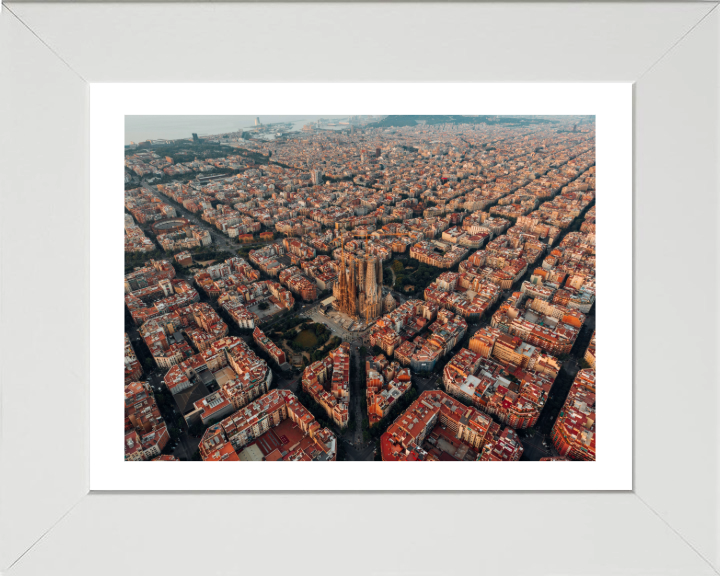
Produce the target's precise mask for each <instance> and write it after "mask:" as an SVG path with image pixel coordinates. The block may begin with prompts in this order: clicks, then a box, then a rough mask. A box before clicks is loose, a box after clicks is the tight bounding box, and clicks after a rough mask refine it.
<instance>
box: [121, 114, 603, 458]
mask: <svg viewBox="0 0 720 576" xmlns="http://www.w3.org/2000/svg"><path fill="white" fill-rule="evenodd" d="M125 128H126V134H125V137H126V140H125V157H124V161H125V171H124V174H125V198H124V204H125V216H124V217H125V222H124V227H125V295H124V298H125V384H124V385H125V446H124V448H125V460H133V461H163V460H168V461H183V460H185V461H189V460H203V461H245V462H247V461H276V460H289V461H311V460H312V461H342V460H352V461H375V460H376V461H420V460H431V461H463V460H464V461H515V460H522V461H537V460H541V461H565V460H585V461H587V460H590V461H594V460H595V439H596V438H595V420H596V418H595V254H596V250H595V195H596V190H595V131H596V121H595V117H594V116H522V115H516V116H495V115H486V116H483V115H478V116H457V115H444V116H443V115H427V116H419V115H397V116H394V115H390V116H367V115H364V116H352V115H351V116H323V117H320V116H269V117H255V116H252V117H251V116H127V117H126V124H125ZM118 425H119V423H118Z"/></svg>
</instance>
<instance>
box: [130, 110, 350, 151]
mask: <svg viewBox="0 0 720 576" xmlns="http://www.w3.org/2000/svg"><path fill="white" fill-rule="evenodd" d="M255 118H257V116H171V115H167V116H125V144H130V143H131V142H135V143H137V142H144V141H145V140H176V139H178V138H192V134H193V132H195V133H196V134H197V135H198V136H199V137H201V138H202V137H203V136H211V135H214V134H224V133H226V132H237V131H238V130H240V129H241V128H251V127H253V126H255ZM259 118H260V122H261V123H262V124H265V125H267V124H276V123H279V122H291V123H292V124H293V128H292V131H297V130H301V129H302V127H303V126H304V125H305V124H307V123H308V122H313V121H315V120H318V119H319V118H326V119H328V120H342V119H347V118H348V116H327V115H326V116H260V117H259ZM344 128H347V126H344Z"/></svg>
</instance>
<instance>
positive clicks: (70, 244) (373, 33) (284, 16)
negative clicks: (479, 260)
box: [0, 2, 720, 575]
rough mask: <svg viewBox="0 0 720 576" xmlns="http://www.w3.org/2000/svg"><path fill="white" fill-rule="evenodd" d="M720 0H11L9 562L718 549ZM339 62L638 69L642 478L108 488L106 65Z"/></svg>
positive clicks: (47, 565)
mask: <svg viewBox="0 0 720 576" xmlns="http://www.w3.org/2000/svg"><path fill="white" fill-rule="evenodd" d="M716 8H717V4H716V3H710V2H693V3H663V4H642V3H638V4H592V3H583V4H564V5H544V4H505V5H497V4H450V5H448V4H419V5H411V4H395V5H381V4H354V5H353V4H347V5H328V4H309V5H301V4H295V3H291V4H214V5H208V4H175V5H161V4H130V5H117V4H86V5H83V4H31V3H22V2H17V3H9V4H6V5H4V6H3V10H2V13H1V14H0V54H2V59H0V78H1V79H2V80H1V82H2V85H3V86H5V87H7V88H5V89H4V90H3V91H2V93H1V95H0V98H1V99H2V100H0V102H1V103H2V107H1V109H2V111H1V112H0V114H2V116H1V118H2V126H3V138H2V148H1V150H0V167H1V168H0V177H1V178H2V180H1V183H2V190H1V192H2V210H1V212H0V218H2V220H0V222H1V225H0V234H2V236H1V240H2V242H1V246H2V260H0V265H1V266H2V268H0V274H2V276H1V281H2V292H1V293H0V296H1V297H2V301H1V302H0V318H1V320H2V322H1V324H0V327H2V330H1V331H0V338H1V339H2V347H0V350H1V351H2V352H1V353H2V363H1V366H0V375H1V377H2V396H1V397H0V398H1V399H2V446H1V449H2V454H1V455H0V457H1V458H2V460H1V462H2V470H1V471H0V472H1V474H2V477H1V478H0V490H1V491H0V570H2V571H3V573H5V572H7V573H9V574H13V575H14V574H44V573H50V572H56V573H57V572H60V573H68V574H94V573H97V571H98V570H99V569H101V570H102V572H103V573H107V574H116V573H117V574H125V573H128V572H131V571H132V572H136V573H137V572H140V573H146V572H147V573H151V572H152V573H157V571H159V570H162V571H163V572H175V573H181V574H184V573H192V572H195V573H197V572H198V571H201V570H202V571H204V572H211V573H213V572H214V573H218V574H236V573H245V572H250V571H256V570H263V571H265V572H271V573H280V572H285V571H287V570H293V571H294V572H299V573H308V574H309V573H318V572H321V573H325V572H327V573H347V574H355V573H358V574H359V573H370V574H419V573H421V574H446V573H461V574H463V573H488V574H495V573H500V572H502V573H504V574H526V573H530V572H532V573H535V574H608V573H611V574H699V575H704V574H716V573H718V569H719V568H720V529H719V528H718V512H719V508H718V504H719V502H718V498H719V497H720V494H719V491H720V488H719V487H720V481H719V480H720V479H719V478H718V457H719V456H720V454H719V453H718V449H717V440H718V423H717V411H718V408H719V407H720V406H719V401H718V390H717V376H716V374H715V372H716V370H715V366H714V363H713V362H712V359H714V356H715V354H716V352H717V336H716V334H715V328H714V322H713V320H714V319H715V316H716V315H717V305H716V304H715V299H714V298H713V296H714V293H715V292H716V289H717V287H718V286H717V284H718V281H717V279H716V266H717V256H718V244H717V242H716V232H715V226H716V223H717V216H718V212H717V193H718V172H717V169H716V163H717V157H718V101H719V100H718V96H719V94H718V75H719V74H720V66H718V51H717V47H718V30H719V28H720V16H718V14H719V12H718V10H717V9H716ZM238 23H240V24H238ZM270 23H271V24H270ZM443 30H449V31H452V34H446V35H442V34H440V33H439V31H443ZM236 32H237V33H236ZM268 35H271V36H272V42H269V41H268ZM138 38H139V39H142V41H141V42H139V41H137V40H136V39H138ZM508 38H513V39H514V41H513V42H508ZM429 39H435V40H434V41H433V42H430V41H429ZM209 46H212V47H213V49H214V50H216V51H217V53H216V55H215V56H214V57H213V58H209V57H208V51H207V49H208V47H209ZM328 46H332V50H329V49H328ZM409 47H410V48H409ZM488 47H492V50H490V49H489V48H488ZM203 48H204V49H203ZM260 48H262V50H261V51H260V52H259V53H258V55H257V56H256V57H252V58H246V61H245V63H244V67H243V68H242V69H238V68H237V67H236V65H235V64H234V62H235V58H237V55H238V54H248V53H255V52H252V51H256V50H259V49H260ZM157 54H168V55H172V58H174V59H175V60H172V61H170V60H169V59H170V56H168V57H167V58H168V61H169V62H176V61H179V62H182V65H177V66H175V65H173V66H170V65H167V66H165V67H162V66H158V65H157V60H156V59H155V58H154V56H155V55H157ZM211 54H214V53H212V52H211ZM144 60H147V61H148V62H151V63H152V65H142V63H143V62H144ZM169 62H168V63H169ZM468 62H472V63H474V64H473V65H472V66H471V65H469V64H468ZM321 80H325V81H350V80H352V81H360V82H389V81H401V82H406V81H418V82H438V81H446V82H447V81H450V82H456V81H465V82H500V81H513V80H514V81H518V80H523V81H554V82H559V81H573V82H578V81H596V82H608V81H612V82H633V83H634V95H635V110H634V128H635V132H634V138H635V157H634V161H635V166H634V178H635V190H634V203H635V206H634V211H633V212H634V229H635V239H634V267H635V268H634V278H633V280H634V282H633V291H634V313H633V316H634V318H633V327H634V328H633V329H634V355H635V358H634V367H633V371H634V397H633V399H632V402H633V407H634V435H633V454H634V479H633V490H632V491H625V492H612V493H606V492H584V493H568V492H512V493H510V492H458V493H428V492H412V493H389V492H375V493H359V492H349V493H348V492H344V493H331V494H320V493H297V492H287V491H285V492H281V493H277V492H275V493H267V492H253V493H235V492H221V493H212V494H207V493H184V494H183V493H163V494H159V493H152V494H148V493H137V492H134V493H118V492H113V493H110V492H92V493H88V488H89V485H90V484H89V473H88V470H89V462H88V453H89V435H88V412H89V402H88V389H89V379H90V371H89V349H90V340H89V334H90V333H89V325H90V318H89V294H88V291H89V252H88V238H89V235H88V226H89V214H90V211H89V210H90V207H89V164H88V152H89V150H88V144H89V129H90V127H89V122H88V102H89V100H88V99H89V84H90V83H99V82H109V81H113V82H158V81H184V82H229V81H233V82H236V81H243V82H259V81H276V82H277V81H285V82H298V81H305V82H308V81H311V82H316V81H321ZM690 193H692V194H693V195H695V196H697V195H702V196H701V197H699V198H695V197H693V202H692V203H690V202H688V201H685V202H683V200H685V197H686V196H688V195H689V194H690ZM677 194H681V196H680V197H679V198H676V195H677ZM659 199H665V201H659ZM78 219H79V220H80V221H81V222H83V223H84V225H81V226H74V225H72V224H73V223H74V222H77V221H78ZM683 222H684V223H686V224H685V225H683V224H682V223H683ZM683 231H684V232H685V234H686V237H687V238H688V239H691V242H690V243H687V242H682V241H681V238H682V236H681V233H682V232H683ZM679 232H680V233H679ZM698 236H699V237H698ZM689 246H691V248H690V247H689ZM668 264H671V265H672V269H671V270H670V271H671V274H670V275H667V276H664V275H662V274H660V271H661V270H663V267H664V266H668ZM677 272H680V274H677ZM690 277H692V279H693V280H692V284H690V282H689V281H688V278H690ZM695 285H697V286H702V287H703V290H701V291H700V293H699V294H701V297H700V298H701V301H702V302H703V306H701V307H698V309H699V310H695V309H693V307H692V306H691V305H690V300H689V299H688V298H687V295H688V294H689V290H688V288H689V287H690V286H695ZM683 303H684V304H683ZM683 408H685V409H684V410H683ZM688 408H690V409H688ZM140 518H142V519H143V520H144V521H143V522H139V519H140ZM520 518H522V522H520V521H519V520H520ZM280 519H284V520H286V521H287V522H288V523H287V524H286V525H285V526H286V529H285V531H284V532H283V537H282V539H280V538H277V537H272V535H273V534H277V531H278V530H280V529H282V528H281V526H282V524H281V523H279V522H278V520H280ZM448 520H450V521H449V522H448ZM394 522H398V524H399V526H398V528H400V531H399V532H400V533H401V534H402V533H404V530H402V529H403V528H408V527H409V528H410V532H411V534H412V535H414V536H415V537H413V536H412V535H410V536H406V537H405V538H402V539H400V541H399V542H396V543H395V544H394V545H393V546H389V547H386V546H382V545H381V543H383V542H384V541H385V538H384V537H383V534H382V533H383V532H384V531H383V530H381V529H380V526H381V525H383V524H384V526H385V527H386V528H387V529H390V531H391V532H395V530H393V529H392V526H393V523H394ZM381 523H382V524H381ZM481 523H482V525H483V527H480V524H481ZM150 526H152V528H150V530H151V532H150V534H148V533H147V531H148V529H149V527H150ZM416 527H417V528H420V527H427V529H426V530H422V529H420V530H418V529H417V528H416ZM433 527H436V528H439V527H443V528H442V529H440V530H433V529H432V528H433ZM413 528H415V530H413ZM191 530H198V531H199V532H200V533H199V534H192V532H191ZM208 531H209V533H208ZM201 534H203V535H210V534H211V535H212V536H211V539H208V540H206V539H202V538H198V536H200V535H201ZM193 536H195V538H193ZM191 542H194V543H195V544H196V545H195V546H193V545H189V544H190V543H191ZM280 542H281V549H280V550H279V549H278V546H277V545H278V543H280ZM400 542H402V544H404V546H402V544H400ZM311 543H312V544H315V546H313V547H312V548H311V547H310V546H309V545H310V544H311ZM317 544H320V546H317ZM458 544H460V545H461V546H462V547H463V548H464V549H465V551H464V552H463V553H461V554H457V553H454V554H447V553H446V551H447V550H448V549H449V547H451V546H452V547H453V549H454V550H457V546H458ZM208 545H210V546H209V547H208ZM400 546H402V548H400ZM418 547H421V548H420V549H421V550H422V553H417V552H415V550H417V549H418ZM318 548H320V550H318ZM313 549H314V550H315V552H311V550H313ZM234 552H239V553H240V557H239V558H238V557H237V556H238V555H237V554H236V553H234ZM363 552H364V554H363ZM208 554H209V557H208ZM363 560H365V561H363ZM269 562H270V564H268V563H269Z"/></svg>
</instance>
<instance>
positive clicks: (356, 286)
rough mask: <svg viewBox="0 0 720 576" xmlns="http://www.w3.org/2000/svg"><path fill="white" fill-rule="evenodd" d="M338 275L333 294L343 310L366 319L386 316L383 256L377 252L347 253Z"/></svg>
mask: <svg viewBox="0 0 720 576" xmlns="http://www.w3.org/2000/svg"><path fill="white" fill-rule="evenodd" d="M338 276H339V277H338V281H337V282H336V283H335V286H334V287H333V295H334V296H335V298H336V300H335V306H336V307H337V309H338V310H340V312H344V313H345V314H347V315H348V316H351V317H352V318H360V319H362V320H364V321H365V322H366V323H369V322H371V321H372V320H375V319H377V318H379V317H380V316H382V314H383V297H382V286H383V266H382V260H380V259H379V258H375V257H373V256H366V257H364V258H357V257H355V256H353V255H352V254H345V256H344V257H343V258H342V259H341V260H340V270H339V274H338Z"/></svg>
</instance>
